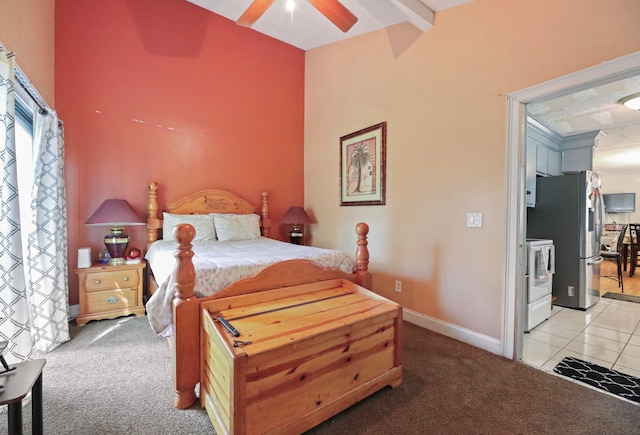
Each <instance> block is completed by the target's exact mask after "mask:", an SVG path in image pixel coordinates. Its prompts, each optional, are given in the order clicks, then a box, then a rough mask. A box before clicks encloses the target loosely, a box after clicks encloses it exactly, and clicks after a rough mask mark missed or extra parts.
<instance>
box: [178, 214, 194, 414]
mask: <svg viewBox="0 0 640 435" xmlns="http://www.w3.org/2000/svg"><path fill="white" fill-rule="evenodd" d="M173 235H174V237H175V239H176V240H177V242H178V247H177V251H176V253H175V254H174V256H175V257H176V265H175V267H174V269H173V276H174V277H175V278H174V279H175V282H174V284H173V290H175V296H174V299H173V323H174V327H175V335H174V336H173V346H172V355H171V356H172V359H173V369H174V373H173V377H174V379H173V380H174V386H175V390H176V396H175V406H176V408H178V409H186V408H189V407H190V406H191V405H193V404H194V403H195V401H196V393H195V386H196V384H197V383H198V382H199V381H200V313H199V308H200V303H199V301H198V298H197V297H196V296H195V293H194V292H193V289H194V287H195V284H196V271H195V267H194V266H193V261H192V257H193V251H192V250H191V247H192V245H191V242H192V241H193V238H194V237H195V235H196V230H195V228H193V226H191V225H189V224H179V225H177V226H176V228H175V229H174V230H173ZM177 355H180V358H177V357H176V356H177Z"/></svg>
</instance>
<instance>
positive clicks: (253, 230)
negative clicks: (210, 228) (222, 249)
mask: <svg viewBox="0 0 640 435" xmlns="http://www.w3.org/2000/svg"><path fill="white" fill-rule="evenodd" d="M211 215H212V216H213V222H214V223H215V227H216V235H217V236H218V240H220V241H221V242H224V241H231V240H253V239H259V238H260V216H258V215H257V214H219V213H212V214H211Z"/></svg>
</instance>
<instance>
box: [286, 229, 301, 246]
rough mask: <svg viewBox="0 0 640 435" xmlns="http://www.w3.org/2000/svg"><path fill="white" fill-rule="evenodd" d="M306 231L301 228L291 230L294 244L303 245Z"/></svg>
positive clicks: (290, 239) (290, 238)
mask: <svg viewBox="0 0 640 435" xmlns="http://www.w3.org/2000/svg"><path fill="white" fill-rule="evenodd" d="M303 239H304V233H303V232H302V231H301V230H296V229H293V230H291V231H289V241H290V242H291V243H293V244H294V245H302V240H303Z"/></svg>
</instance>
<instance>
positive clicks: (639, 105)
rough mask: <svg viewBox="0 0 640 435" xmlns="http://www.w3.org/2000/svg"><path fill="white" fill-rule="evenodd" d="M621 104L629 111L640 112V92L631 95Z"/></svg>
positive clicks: (621, 101)
mask: <svg viewBox="0 0 640 435" xmlns="http://www.w3.org/2000/svg"><path fill="white" fill-rule="evenodd" d="M620 103H621V104H624V105H625V106H627V107H628V108H629V109H632V110H640V92H639V93H637V94H632V95H629V96H628V97H624V98H623V99H622V100H620Z"/></svg>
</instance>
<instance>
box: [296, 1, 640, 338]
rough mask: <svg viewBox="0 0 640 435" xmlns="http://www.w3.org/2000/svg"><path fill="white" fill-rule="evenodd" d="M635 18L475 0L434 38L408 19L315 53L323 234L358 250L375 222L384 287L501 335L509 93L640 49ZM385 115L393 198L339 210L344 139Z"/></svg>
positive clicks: (424, 309) (377, 271)
mask: <svg viewBox="0 0 640 435" xmlns="http://www.w3.org/2000/svg"><path fill="white" fill-rule="evenodd" d="M638 21H640V2H638V1H636V0H616V1H611V2H606V5H605V4H604V3H603V2H602V1H597V0H563V1H556V0H519V1H512V0H474V1H473V2H470V3H465V4H463V5H460V6H457V7H454V8H451V9H447V10H444V11H442V12H439V13H436V16H435V25H434V27H433V28H431V29H430V30H428V31H426V32H424V33H420V32H418V31H416V29H415V28H413V27H412V26H411V25H409V24H401V25H398V26H394V27H392V28H389V29H384V30H380V31H377V32H373V33H369V34H366V35H362V36H359V37H356V38H352V39H349V40H346V41H342V42H339V43H335V44H332V45H328V46H324V47H320V48H316V49H313V50H310V51H307V53H306V75H305V77H306V78H305V85H306V91H305V174H304V175H305V206H306V208H307V209H308V210H309V211H310V212H311V213H313V214H314V215H315V218H316V221H317V222H318V223H317V224H316V225H313V226H312V227H311V231H312V232H313V239H314V243H315V244H316V245H318V246H325V247H333V248H340V249H343V250H346V251H349V252H350V251H352V250H353V249H354V247H353V242H352V239H351V234H352V233H353V226H354V225H355V223H356V222H358V221H361V220H362V221H365V222H367V223H368V224H369V226H370V233H369V251H370V253H371V263H370V268H371V270H372V272H373V277H374V278H373V290H374V291H376V292H377V293H379V294H381V295H383V296H386V297H389V298H391V299H393V300H395V301H397V302H399V303H401V304H402V305H403V306H404V307H405V308H407V309H409V310H411V311H413V312H415V313H419V314H422V315H424V316H427V317H429V318H431V319H433V324H438V325H454V326H455V327H456V328H458V331H464V332H465V333H468V334H469V335H474V336H478V337H479V336H482V337H485V338H486V339H487V340H488V341H492V340H493V341H495V342H499V340H500V339H501V337H502V331H503V325H502V318H503V306H502V297H503V295H504V291H505V290H504V289H505V283H504V280H505V267H506V266H505V264H506V263H505V252H506V241H505V234H506V214H505V213H506V210H505V197H506V191H505V186H506V167H505V164H506V163H505V152H506V145H505V143H506V98H507V95H508V94H509V93H512V92H515V91H518V90H522V89H525V88H527V87H529V86H533V85H535V84H538V83H542V82H545V81H548V80H551V79H553V78H557V77H561V76H563V75H566V74H569V73H572V72H575V71H579V70H582V69H584V68H587V67H589V66H593V65H598V64H600V63H601V62H603V61H607V60H611V59H615V58H617V57H620V56H623V55H626V54H629V53H632V52H635V51H637V50H640V38H639V35H640V34H639V32H638V26H637V22H638ZM382 121H386V122H387V179H386V182H387V184H386V187H387V191H386V205H385V206H366V207H340V206H339V190H338V173H339V148H338V147H339V138H340V137H341V136H343V135H345V134H349V133H351V132H354V131H358V130H360V129H362V128H365V127H368V126H371V125H374V124H377V123H379V122H382ZM327 186H329V188H327ZM468 212H480V213H483V218H484V219H483V228H480V229H478V228H467V227H466V214H467V213H468ZM395 280H400V281H402V292H401V293H397V292H395V290H394V287H395V285H394V282H395Z"/></svg>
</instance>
